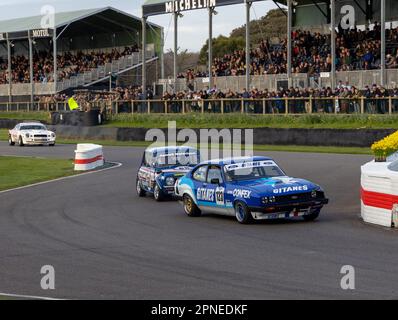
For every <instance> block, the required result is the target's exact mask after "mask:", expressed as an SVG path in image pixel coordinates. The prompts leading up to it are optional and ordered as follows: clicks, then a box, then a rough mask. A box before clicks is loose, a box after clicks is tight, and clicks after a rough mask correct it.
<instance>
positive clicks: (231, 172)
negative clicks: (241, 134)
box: [175, 157, 328, 223]
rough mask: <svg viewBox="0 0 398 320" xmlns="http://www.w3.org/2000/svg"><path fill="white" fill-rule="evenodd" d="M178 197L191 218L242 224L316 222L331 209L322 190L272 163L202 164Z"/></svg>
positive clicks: (179, 186)
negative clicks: (206, 215) (213, 216)
mask: <svg viewBox="0 0 398 320" xmlns="http://www.w3.org/2000/svg"><path fill="white" fill-rule="evenodd" d="M175 194H176V196H178V197H179V198H180V199H182V201H183V206H184V211H185V213H186V214H187V215H188V216H200V215H201V212H202V211H206V212H211V213H217V214H222V215H230V216H235V217H236V219H237V220H238V222H240V223H249V222H251V221H252V220H264V219H286V218H293V217H303V218H304V220H306V221H312V220H315V219H316V218H317V217H318V216H319V213H320V211H321V209H322V207H323V206H324V205H325V204H327V203H328V199H327V198H325V193H324V191H323V190H322V188H321V187H320V186H318V185H316V184H314V183H312V182H310V181H307V180H303V179H296V178H291V177H288V176H286V174H285V173H284V172H283V170H282V169H281V168H280V167H279V166H278V165H277V164H276V163H275V161H274V160H272V159H270V158H267V157H248V158H232V159H221V160H212V161H208V162H204V163H201V164H199V165H198V166H196V167H195V168H194V169H193V170H192V171H190V172H189V173H187V174H186V175H185V176H184V177H183V178H181V179H179V180H178V182H177V183H176V185H175Z"/></svg>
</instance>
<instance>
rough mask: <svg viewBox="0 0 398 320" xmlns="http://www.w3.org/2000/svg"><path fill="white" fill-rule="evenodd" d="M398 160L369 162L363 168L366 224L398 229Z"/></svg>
mask: <svg viewBox="0 0 398 320" xmlns="http://www.w3.org/2000/svg"><path fill="white" fill-rule="evenodd" d="M397 204H398V160H395V161H394V162H374V161H372V162H369V163H367V164H365V165H363V166H362V168H361V216H362V218H363V220H364V221H365V222H368V223H373V224H377V225H380V226H384V227H392V226H395V227H398V225H397V221H396V219H397V217H396V213H394V211H395V208H396V205H397Z"/></svg>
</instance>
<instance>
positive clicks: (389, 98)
mask: <svg viewBox="0 0 398 320" xmlns="http://www.w3.org/2000/svg"><path fill="white" fill-rule="evenodd" d="M388 114H389V115H391V114H392V97H388Z"/></svg>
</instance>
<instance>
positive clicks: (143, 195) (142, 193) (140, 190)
mask: <svg viewBox="0 0 398 320" xmlns="http://www.w3.org/2000/svg"><path fill="white" fill-rule="evenodd" d="M136 190H137V194H138V196H139V197H145V194H146V192H145V190H144V189H142V187H141V182H140V180H139V179H137V185H136Z"/></svg>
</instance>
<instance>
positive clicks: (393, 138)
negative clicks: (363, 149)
mask: <svg viewBox="0 0 398 320" xmlns="http://www.w3.org/2000/svg"><path fill="white" fill-rule="evenodd" d="M397 151H398V131H397V132H395V133H393V134H391V135H389V136H387V137H385V138H384V139H382V140H380V141H377V142H375V143H374V144H373V145H372V152H373V154H374V155H375V158H376V160H380V161H383V160H384V161H385V160H386V158H387V157H388V156H390V155H391V154H393V153H394V152H397Z"/></svg>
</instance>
